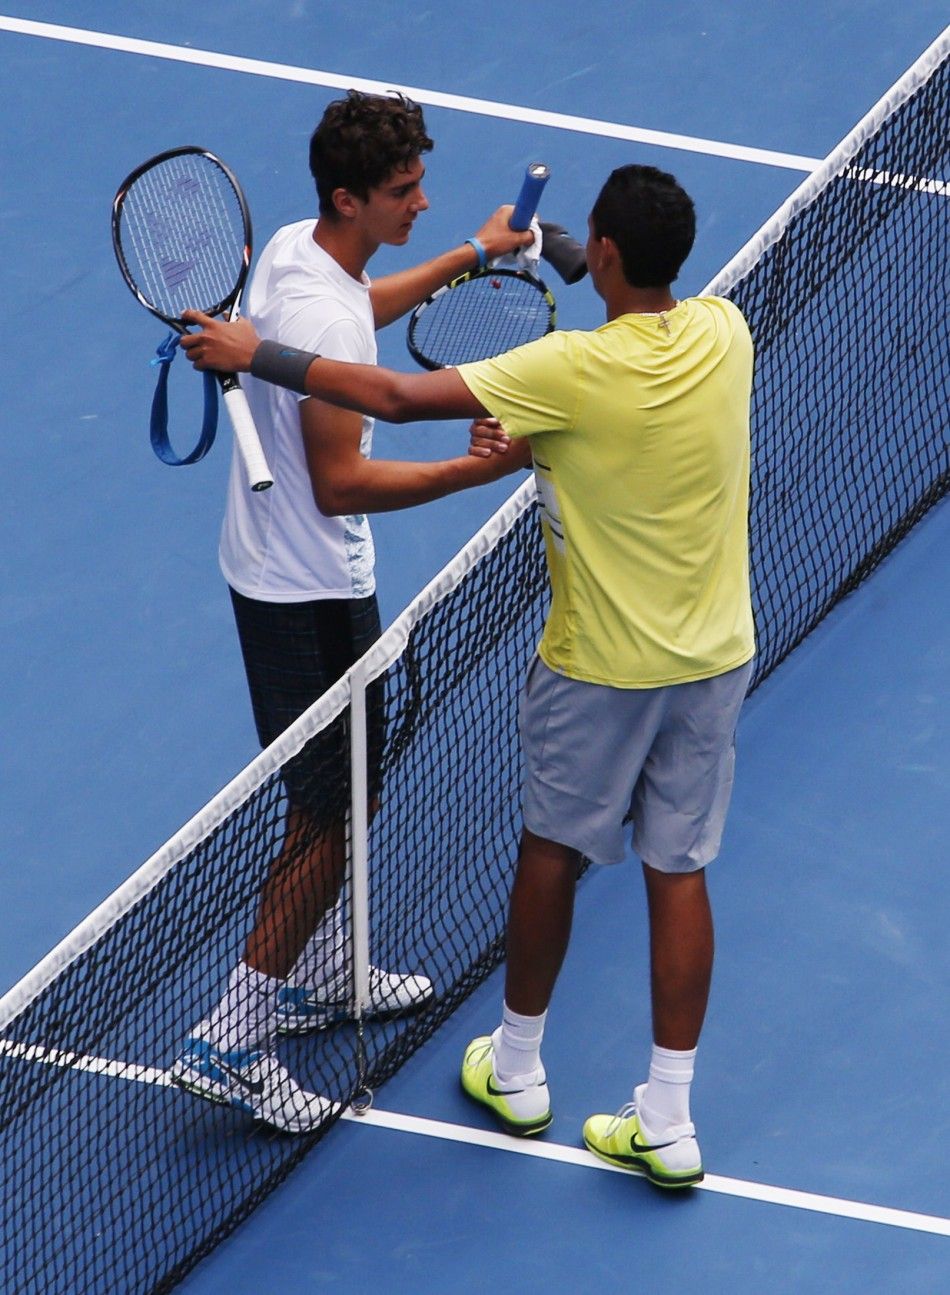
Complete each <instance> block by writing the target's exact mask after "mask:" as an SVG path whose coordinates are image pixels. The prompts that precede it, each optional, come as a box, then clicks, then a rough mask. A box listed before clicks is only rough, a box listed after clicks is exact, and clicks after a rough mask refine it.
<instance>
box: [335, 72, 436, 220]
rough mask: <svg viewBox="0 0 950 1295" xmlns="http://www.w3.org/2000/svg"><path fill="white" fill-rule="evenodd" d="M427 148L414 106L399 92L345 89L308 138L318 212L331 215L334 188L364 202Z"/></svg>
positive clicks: (417, 109) (416, 107)
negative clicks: (364, 91)
mask: <svg viewBox="0 0 950 1295" xmlns="http://www.w3.org/2000/svg"><path fill="white" fill-rule="evenodd" d="M432 147H433V144H432V140H431V139H430V138H429V136H428V135H427V134H426V128H425V122H424V121H423V119H422V109H421V108H420V107H419V105H418V104H417V103H413V102H412V100H411V99H407V98H406V96H405V95H402V94H395V93H394V94H391V95H382V94H363V93H361V91H359V90H349V91H348V92H347V96H346V98H345V99H336V100H334V102H333V103H331V104H328V105H327V109H326V111H325V112H324V114H323V116H322V118H321V119H320V124H319V125H318V126H317V128H316V130H315V131H314V132H313V134H312V135H311V137H310V174H311V175H312V176H313V178H314V180H315V181H316V185H317V198H318V199H319V202H320V214H321V215H322V216H331V217H332V216H334V215H335V208H334V206H333V191H334V190H335V189H346V190H347V191H348V192H349V193H352V194H355V195H356V197H357V198H361V199H362V200H363V201H364V202H365V201H366V200H367V198H368V197H369V191H370V189H374V188H376V186H377V185H380V184H382V183H383V181H384V180H385V179H386V178H387V176H389V175H391V174H392V172H393V171H397V170H405V169H406V167H408V166H409V165H410V164H411V163H412V162H413V161H414V160H415V159H416V158H417V157H418V156H419V155H420V153H428V152H429V150H430V149H431V148H432Z"/></svg>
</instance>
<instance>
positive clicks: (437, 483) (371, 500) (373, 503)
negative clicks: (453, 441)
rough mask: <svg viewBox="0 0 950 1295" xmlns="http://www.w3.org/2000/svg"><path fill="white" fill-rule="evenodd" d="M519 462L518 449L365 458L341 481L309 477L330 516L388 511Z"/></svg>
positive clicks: (478, 481)
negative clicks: (482, 455)
mask: <svg viewBox="0 0 950 1295" xmlns="http://www.w3.org/2000/svg"><path fill="white" fill-rule="evenodd" d="M523 466H524V461H523V456H522V455H521V454H518V453H513V454H512V455H511V456H510V458H508V457H507V456H504V455H494V456H493V457H492V458H491V459H490V460H489V459H477V458H472V457H471V456H466V457H465V458H459V459H444V460H441V461H439V462H437V463H401V462H398V461H393V462H387V461H385V460H366V466H365V469H364V470H363V471H361V472H360V473H359V474H358V475H356V476H352V477H350V478H349V479H348V480H346V481H343V482H339V483H332V482H328V481H326V479H325V478H323V479H318V480H317V481H315V483H314V497H315V499H316V502H317V507H318V508H319V509H320V511H321V512H322V513H325V514H326V515H327V516H331V517H332V516H346V515H349V514H352V513H385V512H393V511H395V510H396V509H399V508H412V507H414V506H415V505H417V504H427V503H431V502H432V500H434V499H443V498H444V497H445V496H446V495H452V494H456V493H457V492H458V491H460V490H468V489H469V488H471V487H473V486H480V485H486V484H488V482H491V481H498V480H499V479H500V478H501V477H504V476H507V475H508V474H509V473H511V472H514V471H516V470H517V469H518V468H520V467H523Z"/></svg>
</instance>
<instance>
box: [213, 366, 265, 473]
mask: <svg viewBox="0 0 950 1295" xmlns="http://www.w3.org/2000/svg"><path fill="white" fill-rule="evenodd" d="M224 403H225V406H226V407H227V411H228V417H229V418H230V419H231V426H232V427H233V428H234V439H235V440H236V441H237V445H238V450H239V451H240V453H241V458H242V459H243V460H244V469H245V471H246V472H247V483H248V485H249V486H250V487H251V489H252V490H267V489H269V488H270V487H271V486H272V485H273V484H274V478H273V476H272V475H271V470H270V468H269V467H268V466H267V460H266V458H265V457H264V451H263V449H262V447H261V441H260V437H259V436H258V434H257V428H256V427H255V426H254V419H253V418H252V417H251V411H250V409H249V408H248V403H247V397H246V396H245V394H244V392H243V391H242V390H241V388H240V386H239V385H238V384H237V383H236V382H235V383H234V384H233V385H232V384H231V383H229V384H228V387H227V388H225V389H224Z"/></svg>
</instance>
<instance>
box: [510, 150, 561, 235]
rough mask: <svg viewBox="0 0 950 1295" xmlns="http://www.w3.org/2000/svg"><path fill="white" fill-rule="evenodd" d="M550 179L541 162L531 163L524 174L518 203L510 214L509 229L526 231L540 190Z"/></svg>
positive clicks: (539, 197) (538, 198) (538, 199)
mask: <svg viewBox="0 0 950 1295" xmlns="http://www.w3.org/2000/svg"><path fill="white" fill-rule="evenodd" d="M550 178H551V172H550V171H549V170H548V168H547V167H546V166H545V165H544V163H543V162H532V163H531V165H530V166H529V167H528V169H527V171H526V172H525V177H524V183H523V184H522V186H521V192H520V193H519V194H518V201H517V202H516V203H515V209H514V211H513V212H512V213H511V219H510V220H509V221H508V225H509V227H510V228H511V229H527V228H528V226H529V225H530V224H531V221H532V219H533V218H534V213H535V212H536V211H537V210H538V202H539V201H540V199H541V190H542V189H543V188H544V186H545V185H546V184H547V182H548V180H549V179H550Z"/></svg>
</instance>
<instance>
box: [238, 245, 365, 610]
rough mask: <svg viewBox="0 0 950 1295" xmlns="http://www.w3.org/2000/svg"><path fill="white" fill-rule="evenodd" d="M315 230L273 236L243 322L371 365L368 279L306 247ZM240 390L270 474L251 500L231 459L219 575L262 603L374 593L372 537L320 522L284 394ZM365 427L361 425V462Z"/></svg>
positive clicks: (291, 402) (264, 387)
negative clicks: (355, 276)
mask: <svg viewBox="0 0 950 1295" xmlns="http://www.w3.org/2000/svg"><path fill="white" fill-rule="evenodd" d="M314 224H315V222H314V221H313V220H312V219H311V220H304V221H300V222H298V223H297V224H294V225H285V226H284V227H283V229H279V230H278V231H277V233H276V234H275V235H274V237H273V238H272V239H271V240H270V242H269V243H268V244H267V246H266V247H265V248H264V251H263V252H262V254H261V256H260V259H259V261H258V263H257V268H256V269H255V271H254V274H253V276H252V278H251V285H250V288H249V290H248V293H247V296H246V299H245V303H244V312H245V313H246V315H247V316H248V318H249V319H250V320H251V322H252V323H253V324H254V326H255V328H256V329H257V331H258V332H259V333H260V335H261V336H262V337H271V338H276V339H279V340H280V341H281V342H286V343H287V344H288V345H290V346H295V347H298V348H299V349H300V350H305V351H318V352H319V353H320V354H321V355H325V356H327V357H328V358H330V359H334V360H351V361H355V362H357V363H359V364H375V363H376V333H375V329H374V325H373V309H372V305H371V303H370V299H369V279H368V277H367V276H366V275H365V274H364V275H363V279H362V282H357V280H356V279H353V278H352V277H351V276H350V275H349V274H347V273H346V271H345V270H344V269H343V268H342V267H341V266H340V265H338V264H337V262H336V261H334V259H333V258H332V257H331V256H329V255H328V254H327V253H326V252H325V251H324V250H323V248H321V247H318V246H317V244H316V243H315V242H314V241H313V230H314ZM241 386H242V387H243V388H244V391H245V392H246V394H247V400H248V404H249V405H250V407H251V413H252V415H253V417H254V422H255V424H256V426H257V430H258V433H259V435H260V438H261V444H262V446H263V448H264V454H265V455H266V457H267V462H268V464H269V465H270V469H271V472H272V473H273V474H274V484H273V486H272V487H271V488H270V490H262V491H259V492H254V491H252V490H251V489H250V488H249V486H248V484H247V477H246V475H245V472H244V468H243V465H242V464H241V462H240V460H239V458H238V455H237V452H236V450H235V452H234V455H233V457H232V461H231V477H230V481H229V483H228V499H227V507H226V510H225V515H224V525H223V527H222V530H221V545H220V550H219V556H220V561H221V570H222V571H223V572H224V577H225V579H226V580H227V582H228V584H229V585H231V587H232V588H234V589H236V590H237V591H238V593H241V594H244V595H245V597H247V598H256V599H260V600H261V601H262V602H275V603H287V602H308V601H310V600H311V599H317V598H364V597H367V596H368V595H370V594H372V593H373V592H374V591H375V588H376V581H375V576H374V573H373V566H374V561H375V554H374V551H373V537H372V535H371V533H370V528H369V522H368V520H367V518H366V516H365V515H363V514H359V515H358V516H353V517H325V516H324V515H323V514H322V513H321V512H320V510H319V509H318V508H317V505H316V503H315V502H314V498H313V492H312V490H311V486H310V475H309V473H308V471H307V462H306V458H305V456H304V447H303V437H302V436H301V432H300V418H299V413H298V402H299V400H300V399H301V397H300V396H298V395H296V394H295V393H294V392H292V391H287V390H285V389H284V388H282V387H275V386H272V385H271V384H270V383H268V382H260V381H258V379H256V378H252V377H250V376H249V375H247V374H244V375H242V378H241ZM372 438H373V420H372V419H371V418H364V419H363V434H362V438H361V441H360V453H361V454H363V456H364V457H366V458H369V455H370V452H371V449H372Z"/></svg>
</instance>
